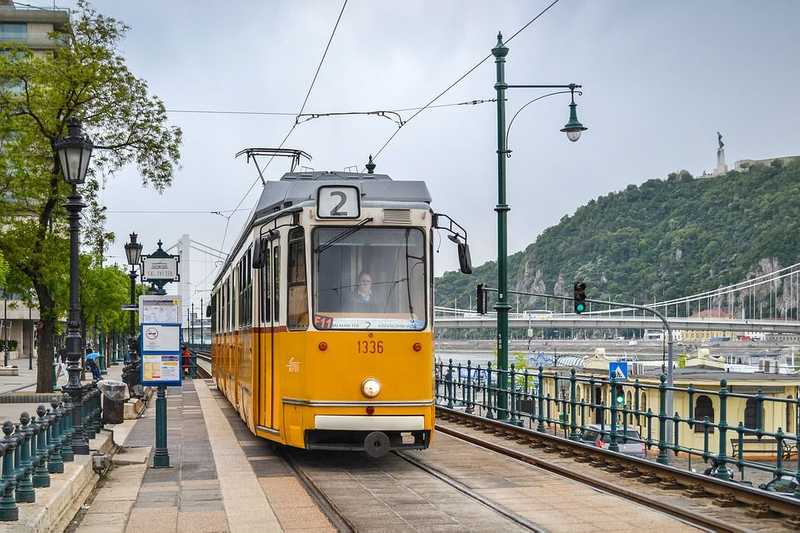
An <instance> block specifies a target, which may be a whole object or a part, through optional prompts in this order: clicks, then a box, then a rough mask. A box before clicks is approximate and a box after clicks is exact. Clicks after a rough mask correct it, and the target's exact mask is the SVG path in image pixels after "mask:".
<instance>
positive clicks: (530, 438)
mask: <svg viewBox="0 0 800 533" xmlns="http://www.w3.org/2000/svg"><path fill="white" fill-rule="evenodd" d="M436 411H437V416H440V417H442V418H443V419H444V420H452V421H454V422H456V423H458V422H459V421H465V422H468V423H471V424H472V425H473V427H477V428H478V429H481V428H494V429H495V430H496V431H499V432H502V433H504V434H506V435H512V436H516V438H517V439H518V440H522V439H524V440H525V441H527V442H529V443H532V442H542V441H544V442H545V443H547V444H548V445H550V446H551V447H553V448H556V449H557V450H558V451H567V452H570V453H572V454H574V455H575V456H576V457H578V456H584V457H591V458H593V459H601V460H604V461H606V462H608V463H612V464H613V463H616V464H618V465H620V466H623V467H624V469H625V470H628V471H632V470H635V471H638V472H640V473H641V475H654V476H656V477H659V478H660V479H663V480H668V479H674V481H675V482H676V483H678V484H680V485H683V486H685V487H686V488H687V489H688V488H692V487H702V489H703V491H704V492H705V493H706V495H707V497H710V498H713V497H728V496H731V495H732V496H733V497H734V498H735V499H736V501H738V502H741V503H744V504H746V505H751V506H753V507H766V508H768V509H769V510H770V512H772V513H777V514H779V515H782V516H783V517H784V518H785V519H789V520H793V519H796V518H797V517H798V516H800V502H798V501H795V500H794V499H793V498H791V497H788V496H783V495H779V494H777V493H771V492H767V491H762V490H757V489H754V488H751V487H748V486H745V485H742V484H739V483H735V482H731V481H723V480H720V479H717V478H714V477H710V476H706V475H702V474H696V473H694V472H687V471H685V470H681V469H679V468H676V467H673V466H670V465H662V464H660V463H656V462H655V461H649V460H646V459H639V458H636V457H631V456H628V455H624V454H622V453H618V452H611V451H609V450H606V449H604V448H598V447H596V446H591V445H588V444H584V443H579V442H575V441H571V440H569V439H565V438H563V437H559V436H556V435H550V434H546V433H539V432H536V431H533V430H530V429H527V428H523V427H519V426H514V425H512V424H507V423H504V422H500V421H497V420H490V419H486V418H483V417H478V416H475V415H471V414H467V413H462V412H460V411H457V410H453V409H448V408H445V407H441V406H437V407H436ZM442 415H444V416H442ZM436 430H437V431H441V432H442V433H445V434H448V435H451V436H454V437H456V438H463V439H464V440H466V441H467V442H472V443H473V444H476V445H478V446H483V447H485V448H487V449H491V450H494V451H496V452H498V453H503V454H506V455H509V456H512V457H515V458H517V459H519V460H521V461H524V462H528V463H530V464H534V465H536V466H539V467H541V468H544V469H546V470H550V471H553V472H555V473H558V474H561V475H564V476H567V477H573V478H574V479H576V480H578V481H581V482H585V483H588V484H592V485H594V484H597V485H598V486H599V485H600V484H602V488H603V490H608V491H609V492H614V493H616V494H619V495H620V496H622V497H625V498H631V499H642V503H643V504H645V505H651V504H652V506H654V507H659V508H662V510H663V511H664V512H667V513H669V514H674V513H673V512H672V511H671V510H670V509H672V510H674V511H675V512H677V513H688V514H684V515H683V516H685V517H686V519H687V520H692V521H697V522H702V523H705V524H706V527H711V528H712V529H720V528H722V529H721V530H726V531H746V530H743V529H741V528H738V527H737V526H735V525H731V524H728V523H722V522H718V521H717V520H716V519H714V518H709V517H704V516H700V515H696V514H694V513H691V511H688V510H686V509H681V508H676V507H674V506H671V505H670V504H667V503H664V502H660V501H656V500H649V499H646V498H645V497H644V496H642V495H641V494H639V493H634V492H631V491H628V490H627V489H624V488H621V487H617V486H616V485H613V484H610V483H607V482H604V481H602V480H598V479H595V478H592V477H589V476H584V475H582V474H580V473H579V472H575V471H573V470H570V469H567V468H564V467H562V466H559V465H555V464H553V463H551V462H549V461H545V460H542V459H541V458H538V457H535V456H532V455H529V454H525V453H522V452H519V451H516V450H512V449H509V448H507V447H503V446H500V445H498V444H495V443H492V442H488V441H485V440H483V439H479V438H477V437H474V436H472V435H468V434H465V433H462V432H459V431H457V430H454V429H452V428H448V427H445V426H442V425H440V424H438V425H437V426H436Z"/></svg>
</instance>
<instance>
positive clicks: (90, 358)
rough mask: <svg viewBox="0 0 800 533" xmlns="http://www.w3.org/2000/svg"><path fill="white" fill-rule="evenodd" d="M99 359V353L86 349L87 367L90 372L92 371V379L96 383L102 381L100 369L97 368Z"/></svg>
mask: <svg viewBox="0 0 800 533" xmlns="http://www.w3.org/2000/svg"><path fill="white" fill-rule="evenodd" d="M98 357H100V354H99V353H97V352H94V351H92V349H91V348H86V366H87V367H88V368H89V370H91V372H92V379H93V380H94V381H99V380H101V379H102V375H101V374H100V367H99V366H97V358H98Z"/></svg>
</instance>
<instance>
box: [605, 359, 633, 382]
mask: <svg viewBox="0 0 800 533" xmlns="http://www.w3.org/2000/svg"><path fill="white" fill-rule="evenodd" d="M608 377H609V379H611V378H614V379H615V380H617V381H619V380H621V379H628V362H627V361H611V362H610V363H608Z"/></svg>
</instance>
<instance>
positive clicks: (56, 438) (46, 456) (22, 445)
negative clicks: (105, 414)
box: [0, 384, 103, 522]
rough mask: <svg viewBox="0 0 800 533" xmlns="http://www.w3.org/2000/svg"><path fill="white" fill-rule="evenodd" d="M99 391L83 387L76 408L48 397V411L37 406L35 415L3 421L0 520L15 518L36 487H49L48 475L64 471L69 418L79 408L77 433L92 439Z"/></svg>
mask: <svg viewBox="0 0 800 533" xmlns="http://www.w3.org/2000/svg"><path fill="white" fill-rule="evenodd" d="M100 398H101V393H100V390H99V389H98V388H97V387H96V386H94V384H91V385H84V391H83V396H82V403H81V405H78V406H74V405H72V404H71V403H69V397H68V396H67V395H64V396H63V397H62V399H60V400H59V399H53V400H52V401H51V402H50V409H48V408H47V407H45V406H44V405H39V407H38V408H37V409H36V415H35V416H31V415H29V414H28V413H27V412H23V413H22V414H20V417H19V423H14V422H12V421H11V420H6V421H5V422H3V424H2V426H0V429H1V430H2V432H3V438H2V439H0V456H2V477H0V521H2V522H12V521H17V520H19V507H18V505H17V504H19V503H34V502H35V501H36V489H39V488H45V487H49V486H50V477H51V474H62V473H64V463H65V462H66V463H68V462H71V461H74V459H75V454H74V452H73V450H72V444H71V443H72V434H73V432H74V427H73V425H72V414H73V412H74V409H80V412H81V417H82V424H83V431H84V432H85V433H86V437H87V439H93V438H94V436H95V435H96V434H97V433H98V432H99V431H100V430H101V429H102V427H103V422H102V416H101V415H102V407H101V402H100Z"/></svg>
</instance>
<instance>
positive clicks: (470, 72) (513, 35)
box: [372, 0, 559, 161]
mask: <svg viewBox="0 0 800 533" xmlns="http://www.w3.org/2000/svg"><path fill="white" fill-rule="evenodd" d="M558 2H559V0H553V1H552V2H551V3H550V4H549V5H548V6H547V7H545V8H544V9H543V10H541V11H540V12H539V13H538V14H537V15H536V16H535V17H533V18H532V19H531V20H529V21H528V22H527V23H525V25H523V26H522V27H521V28H520V29H518V30H517V31H516V32H514V33H513V34H512V35H511V37H509V38H508V39H506V41H505V43H506V44H508V43H510V42H511V41H512V40H513V39H514V37H516V36H517V35H519V34H520V33H522V32H523V31H525V30H526V29H527V28H528V27H529V26H530V25H531V24H533V23H534V22H536V21H537V20H538V19H539V17H541V16H543V15H544V14H545V13H547V12H548V11H549V10H550V9H551V8H552V7H553V6H555V5H556V4H557V3H558ZM490 57H492V54H491V53H490V54H489V55H487V56H486V57H484V58H483V59H481V60H480V61H478V62H477V63H476V64H475V65H474V66H473V67H471V68H470V69H469V70H467V71H466V72H465V73H464V74H462V75H461V76H459V77H458V78H457V79H456V81H454V82H453V83H451V84H450V85H448V86H447V88H445V89H444V90H443V91H441V92H440V93H439V94H437V95H436V96H434V97H433V98H432V99H431V100H430V101H429V102H428V103H427V104H425V105H424V106H422V107H421V108H420V109H419V110H418V111H417V112H416V113H414V114H413V115H411V117H410V118H409V119H408V120H406V121H405V124H404V126H405V125H406V124H408V123H409V122H411V121H412V120H414V118H416V117H417V115H419V114H420V113H422V112H423V111H425V110H426V109H428V108H429V107H430V106H431V105H432V104H433V103H434V102H436V101H437V100H438V99H439V98H441V97H442V96H444V95H445V94H446V93H447V92H449V91H450V89H452V88H453V87H455V86H456V85H458V84H459V83H461V81H462V80H463V79H464V78H466V77H467V76H469V75H470V74H472V73H473V72H474V71H475V70H476V69H477V68H478V67H480V66H481V65H483V64H484V63H485V62H486V60H487V59H489V58H490ZM401 129H403V128H402V126H401V127H399V128H397V129H396V130H395V131H394V132H393V133H392V134H391V135H390V136H389V138H388V139H386V142H384V143H383V146H381V147H380V148H379V149H378V150H377V151H376V152H375V155H374V156H373V158H372V160H373V161H376V160H377V159H378V156H379V155H380V154H381V153H382V152H383V151H384V150H385V149H386V147H387V146H388V145H389V143H391V142H392V140H393V139H394V138H395V137H396V136H397V134H398V133H400V130H401Z"/></svg>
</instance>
